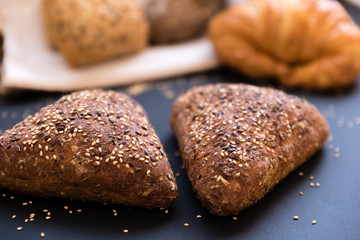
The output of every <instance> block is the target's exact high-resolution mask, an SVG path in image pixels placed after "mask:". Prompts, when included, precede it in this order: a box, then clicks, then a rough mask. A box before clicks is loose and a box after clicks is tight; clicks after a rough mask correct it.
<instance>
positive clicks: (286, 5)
mask: <svg viewBox="0 0 360 240" xmlns="http://www.w3.org/2000/svg"><path fill="white" fill-rule="evenodd" d="M209 35H210V38H211V40H212V42H213V43H214V46H215V49H216V52H217V53H218V55H219V57H220V59H221V60H222V62H223V63H224V64H226V65H228V66H230V67H233V68H235V69H238V70H240V71H241V72H243V73H245V74H248V75H249V76H251V77H254V78H277V79H279V81H280V82H281V84H283V85H284V86H286V87H301V88H305V89H310V90H324V89H336V88H339V87H347V86H351V85H352V84H354V83H355V81H356V79H357V76H358V73H359V70H360V29H359V27H358V26H357V25H356V24H355V23H354V22H353V21H352V20H351V18H350V16H349V15H348V13H347V12H346V11H345V9H344V8H343V7H342V6H341V4H340V3H339V2H337V1H333V0H251V1H247V2H245V3H242V4H238V5H235V6H233V7H231V8H229V9H227V10H225V11H223V12H221V13H219V14H218V15H217V16H215V17H214V18H213V20H212V21H211V23H210V27H209Z"/></svg>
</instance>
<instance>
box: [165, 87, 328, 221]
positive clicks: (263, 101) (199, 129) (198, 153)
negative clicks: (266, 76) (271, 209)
mask: <svg viewBox="0 0 360 240" xmlns="http://www.w3.org/2000/svg"><path fill="white" fill-rule="evenodd" d="M171 124H172V127H173V129H174V131H175V134H176V137H177V139H178V143H179V146H180V150H181V154H182V159H183V163H184V166H185V169H186V172H187V174H188V177H189V179H190V182H191V183H192V186H193V189H194V191H195V192H196V194H197V197H198V198H199V199H200V201H201V202H202V203H203V205H204V206H205V207H206V208H208V209H209V210H210V211H211V212H212V213H213V214H215V215H220V216H227V215H231V214H237V213H238V212H239V211H241V210H243V209H244V208H246V207H248V206H250V205H252V204H254V203H256V202H257V201H258V200H260V199H261V198H262V197H263V196H264V195H265V194H266V193H267V192H269V191H270V189H272V188H273V187H274V186H275V185H276V184H277V183H278V182H279V181H280V180H282V179H283V178H284V177H286V176H287V175H288V174H289V173H290V172H291V171H292V170H294V169H295V168H296V167H298V166H299V165H301V164H302V163H304V162H305V161H306V160H307V159H308V158H309V157H310V156H311V155H313V154H314V153H315V152H316V151H318V150H319V149H320V148H321V147H322V145H323V143H324V141H325V140H326V138H327V136H328V134H329V129H328V124H327V122H326V120H325V119H324V118H323V117H322V116H321V114H320V113H319V112H318V111H317V109H316V108H315V107H314V106H313V105H311V104H310V103H308V102H307V101H305V100H303V99H300V98H298V97H295V96H291V95H288V94H285V93H283V92H281V91H278V90H273V89H270V88H261V87H255V86H250V85H244V84H218V85H207V86H200V87H195V88H193V89H191V90H189V91H187V92H186V93H184V94H183V95H181V96H180V97H179V98H178V99H177V100H176V101H175V103H174V106H173V112H172V117H171Z"/></svg>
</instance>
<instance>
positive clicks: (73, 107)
mask: <svg viewBox="0 0 360 240" xmlns="http://www.w3.org/2000/svg"><path fill="white" fill-rule="evenodd" d="M0 188H6V189H9V190H11V191H15V192H19V193H27V194H32V195H36V196H45V197H66V198H74V199H81V200H93V201H102V202H109V203H114V204H126V205H133V206H140V207H146V208H162V207H168V206H169V205H170V204H171V203H172V202H173V201H174V200H175V199H176V197H177V186H176V181H175V178H174V175H173V172H172V170H171V168H170V164H169V162H168V160H167V157H166V155H165V152H164V149H163V147H162V145H161V143H160V141H159V138H158V137H157V136H156V133H155V131H154V129H153V127H152V126H151V125H150V123H149V121H148V119H147V117H146V114H145V112H144V110H143V109H142V107H141V106H140V105H139V104H138V103H137V102H135V101H134V100H132V99H131V98H129V97H128V96H126V95H124V94H121V93H116V92H112V91H102V90H92V91H81V92H75V93H72V94H70V95H66V96H64V97H62V98H61V99H60V100H59V101H57V102H56V103H54V104H51V105H49V106H47V107H44V108H43V109H41V110H40V111H39V112H38V113H36V114H34V115H33V116H29V117H27V118H26V119H25V120H24V121H22V122H20V123H19V124H17V125H16V126H14V127H13V128H12V129H10V130H7V131H6V132H5V133H4V135H3V136H1V137H0Z"/></svg>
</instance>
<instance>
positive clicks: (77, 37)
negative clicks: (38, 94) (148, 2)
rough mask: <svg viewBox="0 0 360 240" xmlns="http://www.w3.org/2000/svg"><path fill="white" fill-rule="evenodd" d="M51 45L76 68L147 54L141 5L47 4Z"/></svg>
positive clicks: (112, 1)
mask: <svg viewBox="0 0 360 240" xmlns="http://www.w3.org/2000/svg"><path fill="white" fill-rule="evenodd" d="M43 15H44V26H45V30H46V34H47V37H48V39H49V42H50V44H51V45H52V46H53V47H55V48H57V49H59V51H60V52H61V53H62V54H63V55H64V57H65V59H66V61H67V62H68V63H69V64H70V65H71V66H73V67H80V66H84V65H88V64H91V63H96V62H99V61H103V60H106V59H110V58H113V57H116V56H120V55H126V54H130V53H135V52H138V51H141V50H143V49H144V48H145V47H146V46H147V43H148V25H147V22H146V19H145V16H144V13H143V11H142V9H141V7H140V5H139V3H138V2H137V1H128V0H106V1H102V0H91V1H86V0H43Z"/></svg>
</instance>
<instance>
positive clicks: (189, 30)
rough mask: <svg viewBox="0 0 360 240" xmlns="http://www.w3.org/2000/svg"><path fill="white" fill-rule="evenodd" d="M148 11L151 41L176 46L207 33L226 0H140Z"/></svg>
mask: <svg viewBox="0 0 360 240" xmlns="http://www.w3.org/2000/svg"><path fill="white" fill-rule="evenodd" d="M138 1H140V3H141V5H142V6H143V8H144V11H145V12H146V16H147V19H148V22H149V25H150V35H151V40H152V41H153V42H155V43H174V42H180V41H185V40H189V39H191V38H194V37H197V36H199V35H200V34H202V33H204V32H205V29H206V27H207V23H208V21H209V19H210V18H211V17H212V16H213V15H214V14H215V13H217V12H218V11H219V10H220V9H222V7H223V6H224V3H225V0H138Z"/></svg>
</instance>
